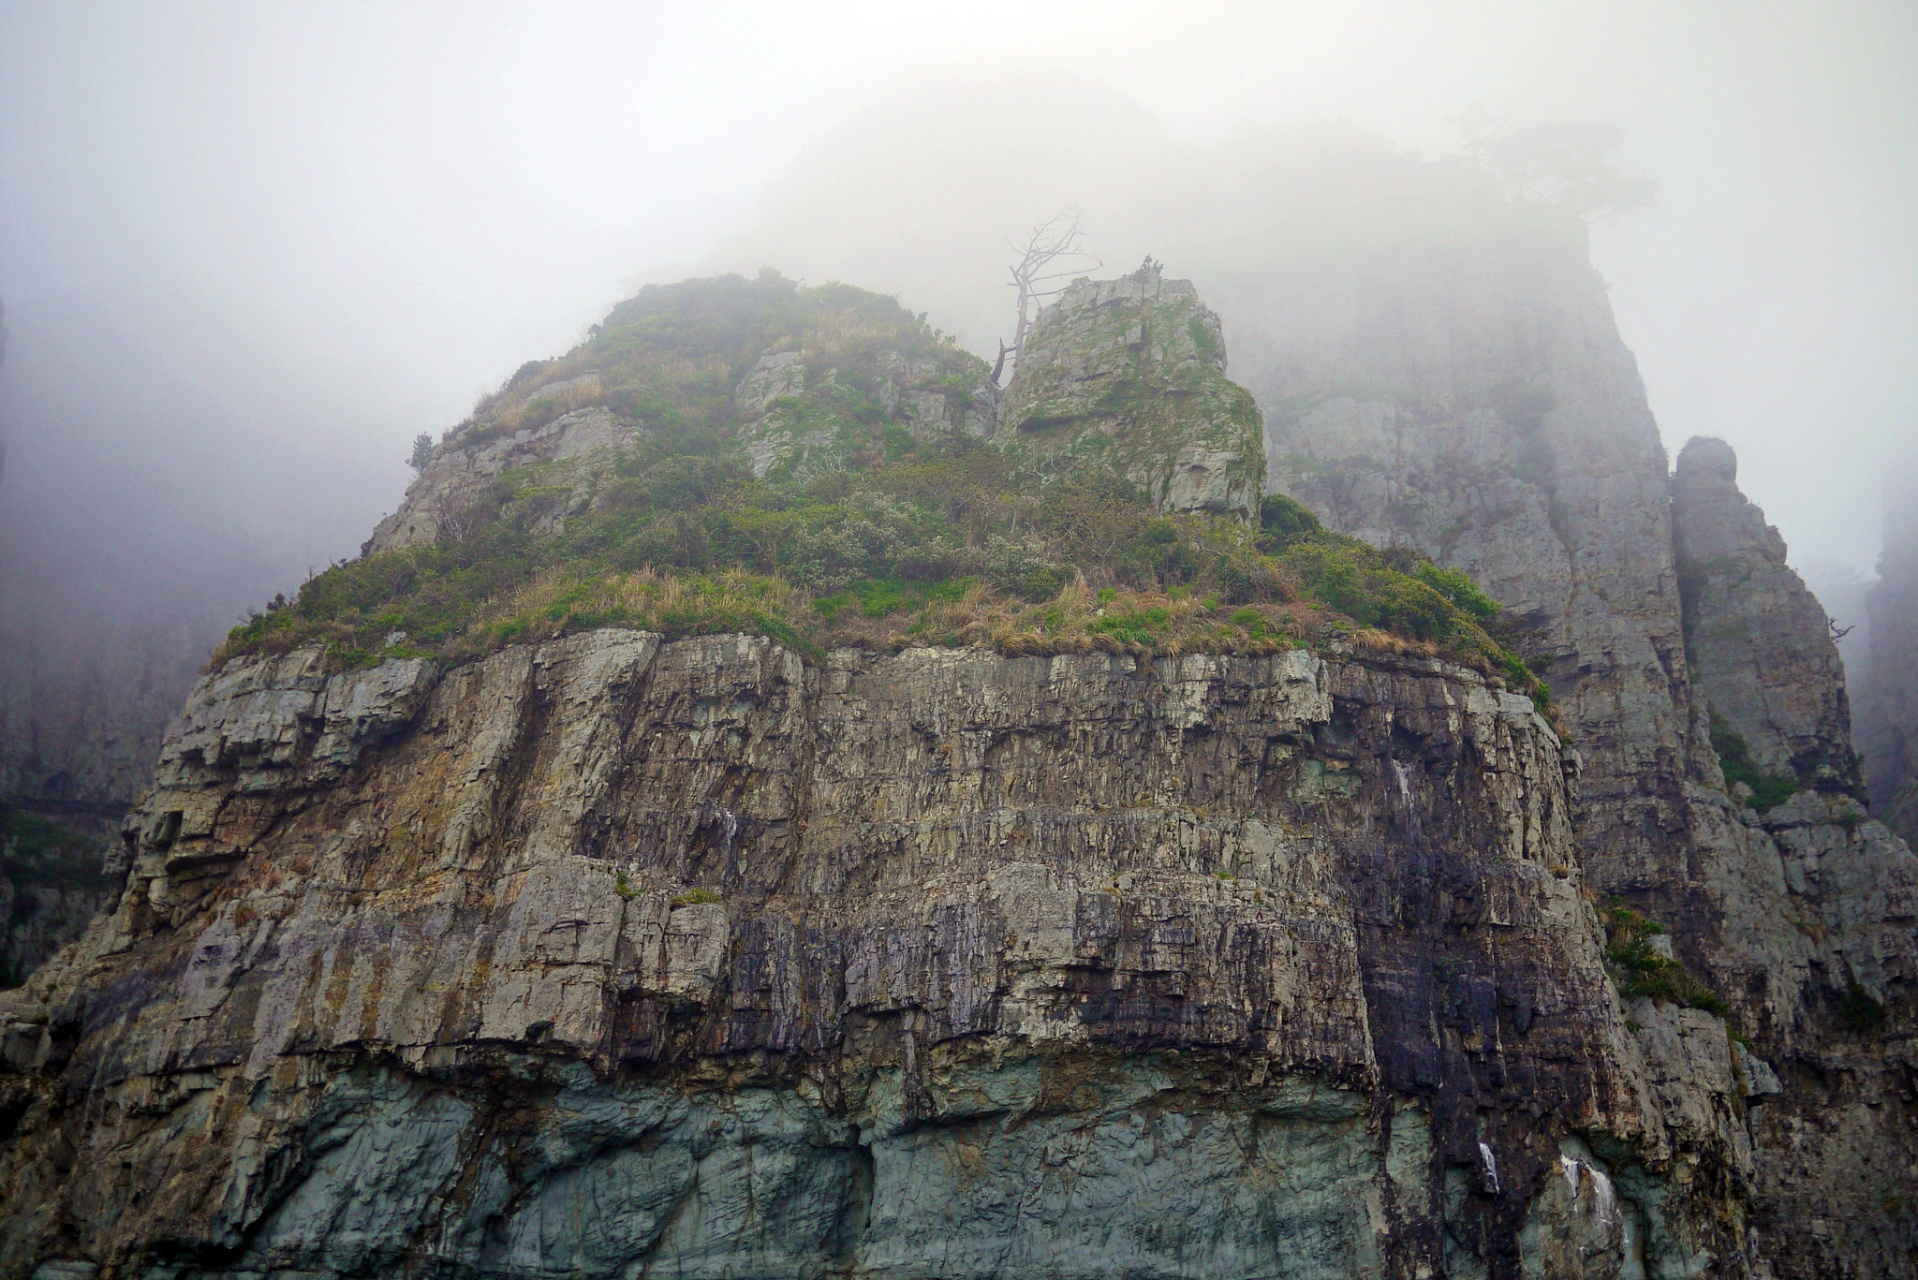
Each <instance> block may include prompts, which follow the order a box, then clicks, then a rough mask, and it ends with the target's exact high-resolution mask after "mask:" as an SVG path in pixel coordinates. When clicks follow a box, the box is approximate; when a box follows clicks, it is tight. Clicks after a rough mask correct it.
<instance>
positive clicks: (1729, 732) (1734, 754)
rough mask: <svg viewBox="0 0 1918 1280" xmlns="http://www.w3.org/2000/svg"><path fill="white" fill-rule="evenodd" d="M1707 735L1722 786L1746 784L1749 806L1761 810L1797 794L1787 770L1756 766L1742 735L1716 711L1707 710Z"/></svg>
mask: <svg viewBox="0 0 1918 1280" xmlns="http://www.w3.org/2000/svg"><path fill="white" fill-rule="evenodd" d="M1711 737H1712V750H1713V751H1715V752H1717V753H1718V764H1719V767H1720V768H1721V769H1723V770H1724V771H1725V785H1726V786H1727V787H1735V786H1737V785H1738V784H1739V783H1741V782H1742V783H1744V784H1745V785H1746V786H1748V787H1750V788H1751V791H1752V794H1751V800H1750V804H1751V806H1752V808H1754V809H1756V810H1758V811H1759V812H1760V813H1763V812H1765V811H1766V810H1768V809H1770V808H1772V807H1774V806H1776V805H1780V804H1783V803H1784V802H1785V801H1787V800H1789V799H1791V797H1792V796H1793V795H1795V794H1796V793H1797V791H1798V779H1797V778H1794V777H1793V776H1791V775H1790V774H1787V773H1766V772H1765V771H1764V770H1763V769H1761V768H1759V767H1758V763H1757V762H1756V761H1755V760H1753V759H1752V757H1751V747H1750V745H1749V744H1747V743H1746V741H1745V736H1744V735H1743V734H1741V733H1739V732H1738V730H1736V729H1734V728H1732V726H1731V722H1730V721H1728V720H1726V719H1725V717H1723V716H1721V715H1719V714H1718V712H1717V711H1713V712H1712V713H1711Z"/></svg>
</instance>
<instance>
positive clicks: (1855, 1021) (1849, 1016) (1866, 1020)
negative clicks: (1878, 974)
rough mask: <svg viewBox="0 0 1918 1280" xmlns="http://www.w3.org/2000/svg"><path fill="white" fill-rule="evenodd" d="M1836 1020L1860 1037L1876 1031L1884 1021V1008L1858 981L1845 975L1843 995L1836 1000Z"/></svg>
mask: <svg viewBox="0 0 1918 1280" xmlns="http://www.w3.org/2000/svg"><path fill="white" fill-rule="evenodd" d="M1838 1018H1839V1021H1841V1022H1843V1023H1844V1024H1845V1025H1846V1026H1847V1027H1849V1028H1851V1029H1852V1030H1853V1031H1855V1032H1857V1033H1858V1034H1860V1035H1865V1034H1868V1033H1870V1032H1873V1031H1876V1030H1877V1029H1878V1028H1879V1027H1880V1026H1882V1025H1883V1024H1884V1021H1885V1006H1884V1005H1883V1004H1881V1003H1880V1002H1879V1001H1877V1000H1875V999H1873V998H1872V994H1871V992H1869V991H1867V990H1865V989H1864V988H1863V987H1861V986H1859V985H1858V979H1856V978H1854V977H1852V976H1851V975H1850V974H1846V975H1845V994H1844V995H1842V996H1840V997H1839V998H1838Z"/></svg>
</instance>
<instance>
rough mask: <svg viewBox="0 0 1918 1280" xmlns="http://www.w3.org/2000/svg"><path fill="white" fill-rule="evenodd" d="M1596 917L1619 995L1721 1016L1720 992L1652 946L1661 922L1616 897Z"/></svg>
mask: <svg viewBox="0 0 1918 1280" xmlns="http://www.w3.org/2000/svg"><path fill="white" fill-rule="evenodd" d="M1599 918H1600V920H1602V921H1603V922H1604V925H1605V930H1606V935H1607V945H1606V948H1605V960H1606V964H1607V967H1608V968H1609V969H1610V970H1611V975H1612V981H1613V983H1614V985H1616V986H1617V987H1618V993H1619V994H1620V995H1622V996H1624V997H1625V998H1626V999H1635V998H1637V997H1639V996H1646V997H1649V998H1651V999H1653V1000H1669V1001H1671V1002H1673V1003H1675V1004H1681V1005H1684V1006H1686V1007H1687V1008H1691V1009H1703V1010H1705V1012H1707V1013H1715V1014H1717V1015H1718V1016H1720V1017H1724V1016H1725V1014H1726V1013H1727V1011H1728V1006H1727V1005H1726V1003H1725V999H1724V997H1723V996H1721V995H1719V994H1718V993H1717V992H1716V991H1714V990H1712V989H1711V988H1710V987H1709V986H1707V985H1705V984H1704V983H1703V982H1700V981H1699V980H1698V979H1697V978H1695V977H1693V976H1692V973H1691V970H1689V969H1687V968H1686V967H1685V966H1684V964H1683V963H1682V962H1680V961H1678V960H1671V959H1667V958H1666V957H1664V956H1662V955H1660V954H1659V953H1658V952H1657V951H1656V950H1654V949H1653V946H1652V941H1651V940H1652V939H1653V938H1654V937H1657V936H1658V935H1660V934H1662V933H1664V932H1665V928H1664V926H1663V925H1661V924H1659V923H1658V922H1657V921H1654V920H1648V919H1646V918H1645V917H1644V916H1642V915H1639V914H1638V913H1637V912H1636V911H1633V910H1632V909H1631V908H1630V907H1627V906H1625V905H1624V904H1623V903H1620V902H1619V901H1618V900H1617V899H1610V900H1608V902H1607V904H1606V906H1605V907H1604V908H1603V909H1602V910H1601V911H1600V912H1599Z"/></svg>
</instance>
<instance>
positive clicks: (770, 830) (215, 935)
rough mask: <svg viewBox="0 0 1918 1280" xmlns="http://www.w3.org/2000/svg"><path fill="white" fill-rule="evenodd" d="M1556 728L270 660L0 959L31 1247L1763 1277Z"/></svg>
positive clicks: (798, 672) (622, 668)
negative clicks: (43, 964)
mask: <svg viewBox="0 0 1918 1280" xmlns="http://www.w3.org/2000/svg"><path fill="white" fill-rule="evenodd" d="M1569 770H1570V765H1569V764H1568V761H1567V758H1566V757H1565V755H1564V753H1563V751H1562V749H1561V747H1560V744H1559V742H1558V740H1557V738H1556V737H1555V736H1554V734H1553V733H1552V732H1551V730H1550V729H1549V728H1548V727H1547V726H1546V725H1545V723H1544V722H1543V721H1542V720H1541V719H1540V718H1539V717H1538V715H1537V714H1536V713H1535V712H1534V710H1533V709H1532V706H1531V704H1530V702H1529V701H1528V700H1526V699H1523V698H1519V697H1516V696H1514V695H1510V694H1501V693H1498V692H1496V691H1495V690H1493V689H1491V688H1488V687H1487V686H1486V684H1485V683H1484V681H1483V680H1482V679H1481V678H1480V677H1478V676H1477V675H1475V674H1473V673H1471V672H1468V671H1464V670H1461V669H1457V668H1453V667H1450V666H1447V665H1445V664H1441V663H1434V662H1418V661H1411V660H1398V661H1394V662H1390V663H1381V662H1377V661H1360V660H1358V659H1355V658H1349V657H1348V658H1338V657H1333V658H1329V659H1321V658H1318V657H1314V656H1311V655H1308V654H1304V653H1298V652H1294V653H1287V654H1280V655H1276V656H1272V657H1264V658H1218V657H1207V656H1203V655H1194V656H1188V657H1183V658H1169V659H1162V660H1158V661H1154V662H1138V661H1135V660H1133V659H1127V658H1114V657H1109V656H1106V655H1093V656H1071V657H1057V658H1028V659H1006V658H1000V657H996V656H992V655H989V654H984V653H979V652H973V651H954V650H935V649H920V650H908V651H905V652H903V653H900V654H898V655H896V656H892V657H883V656H874V655H868V654H863V653H857V652H852V651H839V652H836V653H833V654H832V655H830V656H829V658H828V660H827V661H825V662H824V663H823V664H822V665H820V666H818V667H810V668H809V667H807V666H805V665H803V664H802V663H801V662H800V661H799V659H798V658H797V657H795V656H794V655H793V654H791V653H789V652H787V651H785V650H783V649H781V648H779V647H778V646H776V645H774V644H772V643H771V642H769V641H766V640H763V639H759V638H748V637H737V636H727V637H711V638H706V639H700V640H689V641H681V642H677V643H671V644H665V643H661V642H660V640H659V639H658V638H657V637H655V636H652V635H648V634H644V633H635V632H597V633H592V634H587V635H582V636H577V637H573V638H570V639H567V640H564V641H558V642H554V643H550V644H547V645H544V646H540V647H534V648H526V647H523V648H518V649H508V650H505V651H503V652H500V653H498V654H496V655H494V656H492V657H489V658H487V659H484V660H482V661H479V662H475V663H472V664H470V665H467V666H463V667H459V668H456V669H453V670H451V671H447V672H445V673H443V674H442V673H439V672H437V671H436V670H435V669H434V668H432V667H431V666H430V665H428V664H426V663H423V662H397V661H396V662H389V663H387V664H385V665H384V666H382V667H379V668H376V669H373V670H371V671H364V672H351V673H344V674H338V675H330V676H329V675H326V674H324V671H323V669H322V668H321V667H320V666H319V664H318V662H317V660H316V657H315V655H313V654H311V653H295V654H292V655H288V656H286V657H284V658H277V659H274V658H257V659H247V660H242V661H237V662H235V663H232V664H229V665H228V666H227V668H225V669H224V670H223V671H222V672H220V673H218V674H216V675H214V676H209V677H208V678H207V679H206V680H205V681H204V682H203V683H202V685H201V687H200V689H199V690H198V691H197V692H196V694H195V696H194V698H193V700H192V702H191V704H190V706H189V708H188V712H187V714H186V715H185V716H184V717H183V718H182V720H181V721H180V723H179V725H178V726H177V727H176V729H175V731H174V732H173V733H172V734H171V735H170V737H169V739H168V742H167V746H166V749H165V751H164V753H163V757H162V762H161V767H160V771H159V775H158V784H157V786H156V788H155V790H154V791H153V793H152V795H151V796H150V797H149V798H148V799H147V801H146V802H145V803H144V804H143V806H142V807H141V809H140V811H139V815H138V818H137V821H136V822H135V823H133V824H132V825H131V827H130V833H131V840H132V845H131V848H132V853H133V864H132V870H131V873H130V875H129V877H128V879H127V882H126V888H125V891H124V893H123V894H122V895H121V897H120V900H119V903H118V906H117V909H116V910H115V911H114V913H113V914H112V916H111V917H109V918H107V919H105V920H103V921H102V922H101V923H100V924H99V925H98V926H96V928H95V930H94V931H93V932H92V933H91V934H90V935H89V937H88V939H87V940H86V942H85V943H84V944H83V945H82V946H81V947H79V948H76V949H74V950H71V951H69V952H68V953H66V954H65V955H64V956H63V957H62V958H61V960H60V961H59V962H57V963H56V964H55V965H53V966H51V967H49V968H48V969H47V970H44V971H43V972H42V973H41V974H40V975H38V976H37V977H36V978H35V979H34V981H33V982H32V983H31V984H30V985H29V987H28V988H26V989H25V990H24V991H22V992H19V993H15V994H13V995H11V996H9V997H7V998H6V999H7V1001H8V1003H7V1004H6V1006H5V1009H6V1017H7V1022H6V1028H5V1030H6V1037H5V1042H4V1043H5V1050H6V1055H7V1060H8V1063H9V1064H10V1071H9V1074H7V1075H5V1076H4V1077H0V1082H3V1087H4V1090H5V1104H4V1106H5V1114H6V1115H7V1116H8V1117H10V1125H11V1131H10V1134H9V1139H8V1141H7V1143H6V1146H5V1148H4V1156H3V1157H0V1196H3V1197H4V1201H5V1203H6V1205H7V1213H8V1215H9V1231H8V1232H7V1233H5V1237H4V1239H5V1243H4V1245H0V1249H3V1250H4V1253H0V1265H4V1267H5V1269H6V1271H7V1273H8V1274H21V1275H25V1274H29V1273H32V1272H34V1270H35V1268H36V1267H38V1268H41V1271H40V1274H45V1275H53V1274H61V1275H94V1274H102V1275H103V1274H106V1273H107V1272H108V1271H109V1270H111V1271H112V1272H113V1273H114V1274H142V1275H148V1274H151V1275H160V1274H165V1275H168V1276H185V1275H222V1276H266V1275H285V1274H301V1275H338V1276H345V1275H354V1276H360V1275H367V1276H370V1275H385V1274H392V1273H393V1272H395V1271H398V1270H415V1269H427V1270H432V1271H434V1272H436V1273H438V1274H448V1275H513V1276H525V1275H535V1274H538V1275H547V1274H569V1275H607V1276H611V1275H630V1274H640V1273H646V1274H650V1273H654V1272H664V1271H669V1270H670V1271H674V1272H680V1273H687V1272H690V1273H698V1274H763V1275H824V1274H827V1273H832V1274H855V1275H902V1276H903V1275H949V1276H961V1275H964V1276H980V1277H985V1276H997V1275H1007V1274H1020V1273H1034V1272H1037V1273H1043V1274H1047V1275H1057V1276H1095V1275H1101V1276H1102V1275H1110V1274H1114V1273H1115V1272H1123V1273H1125V1274H1131V1275H1140V1276H1158V1275H1164V1276H1175V1275H1176V1276H1186V1275H1241V1276H1321V1275H1322V1276H1328V1277H1330V1276H1340V1277H1345V1276H1408V1277H1409V1276H1414V1275H1428V1274H1439V1273H1441V1272H1442V1273H1443V1274H1449V1275H1518V1274H1530V1275H1555V1274H1562V1273H1561V1272H1558V1271H1556V1270H1554V1268H1555V1266H1556V1263H1555V1262H1554V1261H1553V1260H1554V1259H1557V1258H1559V1257H1561V1256H1573V1255H1574V1254H1576V1255H1577V1256H1580V1257H1582V1258H1583V1259H1585V1261H1584V1266H1585V1268H1586V1269H1585V1271H1584V1272H1583V1274H1587V1275H1595V1276H1599V1275H1602V1276H1613V1275H1617V1276H1628V1275H1641V1274H1648V1272H1647V1271H1646V1268H1648V1267H1649V1268H1654V1269H1653V1270H1651V1271H1650V1272H1649V1274H1697V1273H1700V1272H1701V1270H1710V1271H1711V1272H1712V1274H1718V1275H1745V1274H1762V1271H1754V1270H1753V1268H1754V1267H1755V1266H1757V1265H1758V1264H1756V1263H1755V1261H1754V1260H1753V1259H1752V1258H1751V1257H1749V1256H1748V1255H1747V1253H1746V1243H1747V1242H1746V1237H1745V1232H1744V1227H1743V1225H1742V1215H1743V1209H1742V1207H1741V1206H1742V1198H1743V1194H1744V1192H1743V1188H1744V1187H1745V1186H1746V1184H1747V1181H1748V1180H1749V1179H1750V1178H1751V1177H1752V1176H1753V1169H1752V1166H1751V1162H1750V1160H1749V1158H1748V1156H1747V1154H1746V1150H1745V1144H1744V1138H1743V1136H1742V1135H1743V1125H1744V1118H1745V1116H1746V1115H1747V1113H1748V1111H1749V1110H1750V1108H1751V1104H1752V1102H1753V1098H1752V1097H1750V1096H1747V1095H1748V1094H1749V1093H1750V1090H1749V1089H1748V1088H1746V1087H1745V1085H1744V1084H1742V1083H1741V1081H1745V1080H1749V1078H1750V1077H1751V1074H1752V1071H1754V1070H1762V1064H1760V1065H1759V1067H1756V1068H1746V1069H1745V1075H1744V1076H1740V1075H1739V1071H1740V1067H1739V1065H1738V1063H1737V1062H1736V1061H1735V1059H1734V1056H1733V1055H1732V1054H1731V1052H1730V1051H1729V1042H1728V1041H1727V1039H1726V1037H1725V1033H1724V1031H1723V1024H1722V1023H1720V1022H1719V1021H1718V1020H1717V1019H1715V1018H1711V1017H1709V1016H1707V1015H1703V1014H1685V1013H1682V1011H1675V1010H1660V1009H1659V1008H1658V1007H1657V1006H1654V1005H1653V1004H1652V1002H1650V1001H1643V1002H1640V1004H1641V1005H1642V1006H1643V1008H1642V1009H1639V1010H1636V1011H1631V1010H1627V1009H1626V1008H1625V1007H1624V1006H1623V1005H1622V1004H1621V1003H1620V1001H1619V999H1618V997H1617V995H1616V993H1615V991H1614V989H1613V987H1612V985H1611V980H1610V979H1609V978H1608V976H1607V974H1606V971H1605V968H1604V964H1603V960H1602V956H1601V952H1600V948H1601V946H1602V936H1601V934H1600V931H1599V929H1598V927H1597V920H1596V917H1595V915H1594V912H1593V909H1592V906H1591V903H1590V901H1589V899H1588V897H1587V895H1586V894H1585V893H1584V891H1583V880H1582V876H1581V872H1580V868H1579V865H1578V858H1577V847H1576V844H1575V840H1574V837H1573V831H1572V824H1571V815H1572V806H1571V793H1570V789H1569ZM1686 1019H1690V1021H1687V1020H1686ZM1567 1152H1573V1153H1576V1155H1575V1157H1568V1156H1567V1155H1566V1153H1567ZM1568 1158H1575V1159H1576V1160H1577V1161H1579V1167H1578V1168H1579V1171H1578V1172H1577V1175H1576V1177H1575V1178H1573V1179H1572V1183H1571V1184H1568V1182H1567V1173H1566V1168H1567V1166H1566V1163H1565V1161H1566V1160H1567V1159H1568ZM1601 1179H1602V1182H1601ZM1574 1184H1575V1185H1574ZM1568 1185H1570V1186H1571V1189H1570V1190H1567V1189H1566V1188H1567V1187H1568ZM1601 1185H1602V1186H1604V1187H1606V1188H1609V1189H1610V1191H1609V1192H1608V1194H1609V1195H1610V1197H1611V1198H1610V1199H1609V1200H1608V1201H1606V1204H1607V1205H1608V1206H1609V1207H1608V1208H1606V1209H1605V1211H1604V1213H1603V1214H1601V1215H1600V1217H1599V1219H1596V1220H1595V1219H1593V1218H1592V1215H1591V1214H1590V1213H1588V1212H1587V1211H1586V1208H1585V1207H1584V1206H1588V1205H1589V1204H1591V1203H1594V1201H1593V1197H1594V1196H1595V1195H1596V1194H1597V1192H1596V1191H1595V1190H1594V1188H1596V1187H1599V1186H1601ZM1568 1197H1569V1198H1568ZM1595 1221H1596V1222H1597V1225H1594V1222H1595Z"/></svg>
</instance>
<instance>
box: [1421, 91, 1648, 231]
mask: <svg viewBox="0 0 1918 1280" xmlns="http://www.w3.org/2000/svg"><path fill="white" fill-rule="evenodd" d="M1452 124H1453V126H1454V127H1455V128H1456V129H1457V130H1458V131H1459V134H1460V136H1461V137H1463V138H1464V139H1465V153H1466V154H1467V155H1469V156H1471V157H1472V159H1474V160H1476V161H1478V163H1479V166H1480V167H1481V168H1483V169H1484V170H1485V171H1486V172H1487V173H1489V174H1491V175H1492V177H1493V178H1494V179H1496V180H1497V181H1498V184H1499V186H1500V188H1502V189H1503V191H1504V192H1505V195H1506V196H1507V198H1509V199H1514V200H1533V201H1537V202H1539V203H1541V204H1555V205H1559V206H1561V207H1563V208H1567V209H1570V210H1571V211H1572V212H1573V213H1576V214H1578V215H1579V216H1580V217H1582V218H1585V219H1587V220H1588V221H1596V220H1598V219H1599V218H1603V217H1607V216H1609V215H1611V214H1615V213H1631V212H1632V211H1633V210H1636V209H1643V208H1644V207H1645V206H1646V205H1649V204H1650V203H1651V202H1652V197H1653V196H1654V195H1656V194H1657V193H1658V184H1657V183H1656V182H1653V181H1651V180H1650V179H1648V178H1628V177H1625V176H1624V175H1623V174H1621V173H1619V171H1618V170H1617V169H1615V168H1613V167H1612V162H1611V160H1610V159H1609V156H1610V153H1611V152H1612V150H1613V149H1614V148H1616V147H1617V146H1618V144H1619V143H1620V142H1621V141H1622V140H1623V139H1624V137H1625V133H1624V130H1622V129H1620V128H1619V127H1618V126H1616V125H1609V124H1599V123H1596V122H1595V121H1590V120H1569V121H1564V122H1561V123H1559V124H1535V125H1530V126H1528V127H1526V128H1523V129H1514V128H1512V127H1511V126H1510V125H1508V124H1507V123H1506V122H1505V119H1504V117H1502V116H1495V115H1493V114H1491V113H1490V112H1488V111H1486V110H1485V109H1484V108H1483V107H1480V106H1477V105H1473V106H1471V107H1468V108H1466V110H1465V112H1464V113H1463V114H1462V115H1460V116H1459V117H1458V118H1457V119H1455V120H1453V121H1452Z"/></svg>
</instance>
